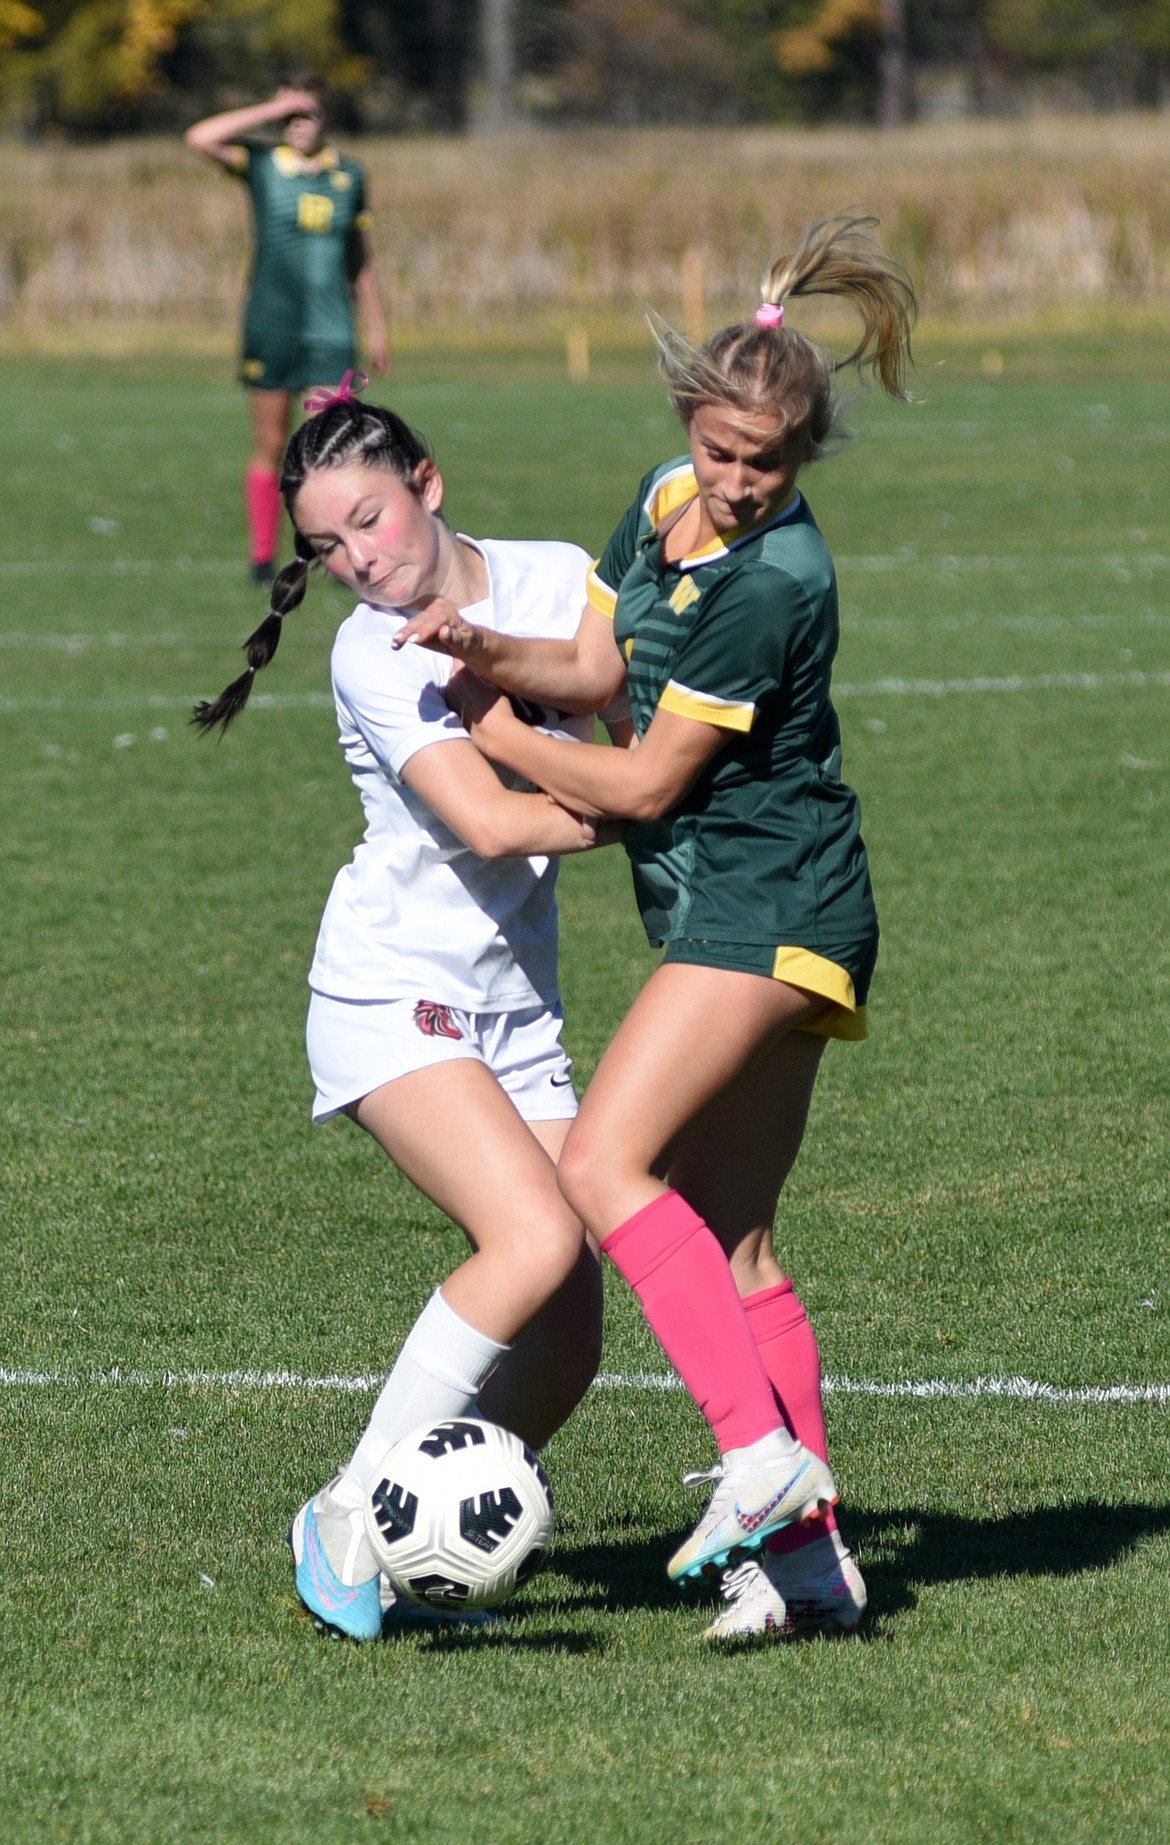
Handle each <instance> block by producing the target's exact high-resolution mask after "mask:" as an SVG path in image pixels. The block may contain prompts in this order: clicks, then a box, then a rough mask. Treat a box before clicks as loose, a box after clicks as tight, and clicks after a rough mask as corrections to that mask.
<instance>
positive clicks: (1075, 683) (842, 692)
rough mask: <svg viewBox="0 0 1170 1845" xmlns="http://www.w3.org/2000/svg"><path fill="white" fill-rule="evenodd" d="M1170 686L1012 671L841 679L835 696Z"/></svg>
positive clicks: (1158, 680) (1169, 682) (1138, 677)
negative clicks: (991, 674)
mask: <svg viewBox="0 0 1170 1845" xmlns="http://www.w3.org/2000/svg"><path fill="white" fill-rule="evenodd" d="M1124 686H1134V687H1143V686H1144V687H1161V686H1170V673H1141V672H1128V673H1037V674H1035V675H1034V676H1033V677H1031V678H1026V677H1025V676H1024V675H1023V674H1017V673H1013V674H1011V675H1010V676H1008V677H1006V678H1002V679H990V678H986V679H985V678H979V679H869V680H864V681H861V682H859V683H856V684H850V683H849V681H848V680H845V681H838V683H837V684H836V685H834V687H833V698H834V699H839V698H882V697H886V698H950V697H953V696H955V695H962V694H964V693H975V692H1108V691H1115V690H1117V689H1118V688H1120V687H1124Z"/></svg>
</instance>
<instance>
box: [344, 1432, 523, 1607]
mask: <svg viewBox="0 0 1170 1845" xmlns="http://www.w3.org/2000/svg"><path fill="white" fill-rule="evenodd" d="M365 1517H366V1532H367V1535H368V1536H369V1540H370V1543H371V1545H372V1546H373V1550H374V1555H375V1556H376V1557H377V1559H378V1564H379V1567H380V1568H381V1569H382V1570H384V1571H385V1573H386V1575H387V1576H388V1578H389V1580H390V1583H391V1586H392V1587H393V1588H394V1590H395V1591H396V1593H398V1594H400V1595H406V1596H409V1597H410V1598H411V1599H412V1600H414V1601H416V1602H424V1603H426V1604H427V1605H428V1606H430V1607H432V1608H446V1609H456V1610H457V1609H460V1608H495V1607H498V1605H499V1604H500V1602H502V1601H505V1600H506V1599H507V1597H508V1596H509V1595H511V1594H512V1592H513V1590H514V1589H516V1588H518V1587H519V1585H520V1584H521V1583H522V1582H527V1580H528V1578H529V1577H530V1576H531V1575H532V1574H533V1573H534V1571H536V1570H538V1569H539V1568H540V1566H541V1564H542V1563H543V1562H544V1560H545V1557H546V1556H547V1555H548V1551H549V1546H550V1545H551V1543H552V1538H553V1530H554V1527H555V1523H556V1519H555V1515H554V1512H553V1502H552V1490H551V1488H550V1486H549V1483H548V1475H547V1474H546V1473H545V1471H544V1468H543V1467H542V1466H541V1464H540V1462H539V1461H538V1459H537V1458H536V1456H535V1454H533V1452H532V1450H531V1448H527V1447H525V1445H524V1443H523V1442H522V1441H521V1440H520V1438H519V1436H517V1435H513V1434H511V1433H510V1432H509V1430H507V1429H502V1428H500V1427H498V1426H497V1424H496V1423H494V1422H481V1421H479V1420H478V1419H477V1418H476V1417H474V1416H467V1417H455V1418H453V1419H452V1420H451V1421H450V1422H433V1423H427V1424H426V1425H425V1426H424V1427H423V1428H420V1429H415V1430H414V1432H413V1434H411V1435H407V1436H405V1437H404V1438H403V1440H402V1441H399V1442H395V1444H394V1446H393V1447H391V1448H388V1449H387V1450H386V1453H385V1454H384V1455H383V1457H382V1459H381V1461H380V1463H379V1465H378V1467H377V1469H376V1470H375V1473H374V1480H373V1484H372V1486H371V1488H370V1492H369V1496H368V1498H367V1499H366V1514H365Z"/></svg>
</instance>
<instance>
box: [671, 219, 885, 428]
mask: <svg viewBox="0 0 1170 1845" xmlns="http://www.w3.org/2000/svg"><path fill="white" fill-rule="evenodd" d="M876 226H877V219H876V218H864V217H853V216H849V215H848V214H842V215H841V216H839V217H836V218H828V219H826V220H825V221H824V222H823V223H819V224H814V225H812V226H810V228H809V229H808V230H807V231H806V232H805V234H804V236H803V237H802V238H801V240H800V243H799V244H798V246H797V248H796V249H795V250H794V251H792V252H791V253H790V254H789V255H786V256H780V257H777V259H776V260H775V262H773V263H771V264H769V266H768V268H767V269H766V271H765V272H764V276H763V280H762V283H761V287H760V294H761V297H762V300H761V305H760V307H759V308H758V309H757V310H756V313H755V315H754V316H753V317H752V319H751V320H745V321H739V322H737V323H736V324H735V325H734V326H730V327H723V328H722V329H721V330H720V331H719V332H718V333H713V334H712V335H711V338H710V339H709V340H707V341H706V342H705V343H704V344H703V345H702V346H699V347H695V346H692V345H691V343H690V341H689V340H687V339H684V337H683V335H682V334H681V333H679V332H678V331H677V330H676V329H675V328H673V327H671V326H668V325H667V323H666V322H665V321H664V320H663V319H662V318H661V317H660V316H659V315H657V314H651V315H650V328H651V331H652V333H653V335H654V340H655V343H656V345H657V347H658V364H659V369H660V371H661V372H662V375H663V377H664V378H665V380H666V385H667V391H668V394H669V397H670V402H671V404H672V406H673V408H674V410H675V412H676V414H677V415H678V417H679V419H680V420H681V421H682V423H683V424H684V425H687V426H689V425H690V421H691V418H692V417H693V416H694V414H695V411H696V410H697V409H698V408H699V405H700V404H725V405H728V406H729V407H731V408H734V409H737V410H743V411H746V412H748V413H749V414H756V413H760V412H764V413H767V414H769V415H773V416H775V417H776V419H777V421H778V422H779V423H780V424H781V426H782V427H783V428H784V429H785V430H786V431H787V433H788V435H789V436H790V437H791V438H792V439H793V440H797V439H799V438H801V437H803V438H804V439H805V441H806V442H807V453H808V459H809V460H815V459H816V457H817V456H819V455H822V454H824V452H825V449H826V446H827V445H828V443H829V442H830V440H831V438H832V437H833V435H834V434H835V432H836V425H837V415H838V411H837V403H836V397H835V393H834V389H833V378H834V375H835V374H836V373H837V372H839V371H842V370H843V369H844V368H845V367H846V366H850V365H853V366H856V368H857V370H858V371H859V372H860V373H861V374H862V376H863V377H864V376H867V375H868V376H869V377H872V378H876V379H877V381H878V382H879V383H880V384H881V386H882V388H883V390H885V391H886V392H887V393H888V394H889V395H890V396H891V397H901V398H904V397H905V395H906V388H905V375H906V366H907V364H908V363H909V362H910V360H911V352H910V336H911V333H912V331H913V327H914V321H915V318H916V316H917V312H918V302H917V299H916V297H915V293H914V285H913V283H912V282H911V280H910V278H909V276H908V275H907V274H906V271H905V270H904V269H903V268H902V267H901V265H900V264H899V263H897V262H895V261H894V259H893V258H892V257H891V256H889V255H887V253H886V252H885V251H884V250H883V249H882V247H881V245H880V244H879V243H878V241H877V238H876V237H875V236H874V230H875V229H876ZM801 295H835V296H837V297H838V299H840V300H843V301H846V302H848V303H849V305H850V306H851V307H853V308H855V309H856V310H857V312H858V313H859V315H860V316H861V323H862V329H861V336H860V338H859V339H858V341H857V343H856V345H855V346H854V347H853V350H852V351H851V352H849V353H848V354H847V355H846V356H845V357H844V358H843V359H838V358H835V357H834V356H833V355H832V354H830V353H827V352H825V351H823V350H822V349H821V348H820V347H819V346H816V345H814V344H813V342H812V340H810V339H809V338H808V337H807V336H806V335H805V334H803V333H801V332H799V331H798V330H797V329H796V328H795V327H790V326H788V325H787V324H786V322H785V303H786V302H787V301H789V300H790V299H792V298H794V297H797V296H801Z"/></svg>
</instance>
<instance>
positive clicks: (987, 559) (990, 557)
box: [834, 550, 1170, 582]
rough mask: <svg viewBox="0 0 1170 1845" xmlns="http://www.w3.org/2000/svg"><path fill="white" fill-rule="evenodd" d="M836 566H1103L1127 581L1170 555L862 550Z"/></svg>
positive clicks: (985, 572) (1165, 565) (1007, 571)
mask: <svg viewBox="0 0 1170 1845" xmlns="http://www.w3.org/2000/svg"><path fill="white" fill-rule="evenodd" d="M834 561H835V563H836V566H837V569H838V570H859V571H870V572H872V573H874V574H878V575H881V574H884V573H885V572H887V571H891V570H942V571H945V572H946V573H947V574H948V575H952V576H999V575H1008V576H1010V575H1012V574H1013V573H1015V572H1016V571H1025V572H1026V571H1029V570H1039V571H1042V572H1043V573H1044V574H1045V575H1046V576H1051V575H1053V574H1055V573H1056V572H1057V571H1070V572H1072V573H1073V574H1074V575H1079V574H1080V573H1081V572H1083V571H1087V570H1104V571H1106V572H1108V573H1109V574H1110V575H1113V576H1120V578H1121V580H1122V581H1123V582H1128V581H1129V580H1130V578H1131V576H1132V574H1133V572H1134V571H1149V572H1150V573H1151V574H1152V573H1153V572H1154V571H1155V570H1167V569H1170V557H1165V556H1163V554H1162V553H1161V552H1159V551H1136V552H1133V553H1132V554H1129V553H1124V554H1123V553H1121V552H1118V551H1090V552H1081V553H1079V554H1077V553H1073V554H1071V555H1070V554H1068V553H1066V554H1064V555H1063V556H1062V555H1052V556H1047V555H1045V554H1042V553H1037V554H1035V555H1030V554H1024V555H1022V556H1020V555H1017V556H1011V555H1008V556H1004V555H1002V554H1000V555H997V554H995V553H989V552H982V551H981V552H977V553H975V554H973V555H966V556H959V555H957V554H956V553H954V552H949V551H948V552H943V553H941V554H940V555H938V556H934V557H923V556H921V555H920V554H919V553H918V552H917V551H911V550H906V551H891V552H882V551H879V552H871V553H862V554H861V555H859V556H856V557H849V556H845V557H840V556H839V557H837V558H835V560H834Z"/></svg>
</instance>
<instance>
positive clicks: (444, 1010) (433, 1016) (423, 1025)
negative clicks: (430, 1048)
mask: <svg viewBox="0 0 1170 1845" xmlns="http://www.w3.org/2000/svg"><path fill="white" fill-rule="evenodd" d="M414 1022H415V1024H416V1025H417V1026H418V1029H419V1030H420V1031H421V1032H422V1035H423V1037H424V1038H461V1037H462V1036H463V1033H462V1032H461V1031H460V1029H459V1027H458V1025H456V1023H455V1017H454V1014H453V1013H452V1011H451V1008H450V1006H440V1004H439V1002H438V1000H435V999H420V1000H419V1002H418V1005H417V1006H416V1007H415V1009H414Z"/></svg>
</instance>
